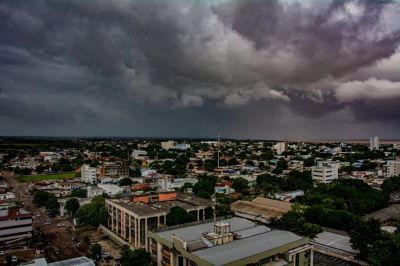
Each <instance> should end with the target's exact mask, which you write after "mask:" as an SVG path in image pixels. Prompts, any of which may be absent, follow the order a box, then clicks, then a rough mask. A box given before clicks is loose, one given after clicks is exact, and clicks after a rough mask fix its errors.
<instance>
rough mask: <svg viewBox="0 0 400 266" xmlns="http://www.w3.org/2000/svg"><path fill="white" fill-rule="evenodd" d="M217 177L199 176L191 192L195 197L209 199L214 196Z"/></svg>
mask: <svg viewBox="0 0 400 266" xmlns="http://www.w3.org/2000/svg"><path fill="white" fill-rule="evenodd" d="M216 182H217V177H215V176H212V175H202V176H199V178H198V182H197V183H196V184H195V185H194V186H193V192H194V193H195V194H196V196H199V197H201V198H206V199H209V198H211V196H212V195H213V194H214V187H215V183H216Z"/></svg>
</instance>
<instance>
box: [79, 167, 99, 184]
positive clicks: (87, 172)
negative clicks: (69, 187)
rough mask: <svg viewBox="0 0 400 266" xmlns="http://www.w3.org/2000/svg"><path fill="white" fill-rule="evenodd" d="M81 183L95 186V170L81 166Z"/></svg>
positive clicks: (94, 168)
mask: <svg viewBox="0 0 400 266" xmlns="http://www.w3.org/2000/svg"><path fill="white" fill-rule="evenodd" d="M81 181H82V182H83V183H87V184H96V182H97V169H96V167H90V165H88V164H84V165H82V166H81Z"/></svg>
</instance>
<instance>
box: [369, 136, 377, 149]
mask: <svg viewBox="0 0 400 266" xmlns="http://www.w3.org/2000/svg"><path fill="white" fill-rule="evenodd" d="M369 149H370V150H371V151H373V150H379V137H378V136H375V137H371V138H370V139H369Z"/></svg>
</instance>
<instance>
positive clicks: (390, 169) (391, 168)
mask: <svg viewBox="0 0 400 266" xmlns="http://www.w3.org/2000/svg"><path fill="white" fill-rule="evenodd" d="M386 176H387V177H393V176H400V161H395V160H390V161H387V164H386Z"/></svg>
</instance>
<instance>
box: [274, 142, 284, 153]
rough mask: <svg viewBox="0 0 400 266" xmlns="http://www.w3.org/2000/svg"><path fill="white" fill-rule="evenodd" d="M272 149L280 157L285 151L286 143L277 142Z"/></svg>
mask: <svg viewBox="0 0 400 266" xmlns="http://www.w3.org/2000/svg"><path fill="white" fill-rule="evenodd" d="M272 149H273V150H274V151H275V152H276V154H278V155H281V154H282V153H283V152H284V151H286V150H287V142H278V143H276V144H275V145H274V146H272Z"/></svg>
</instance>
